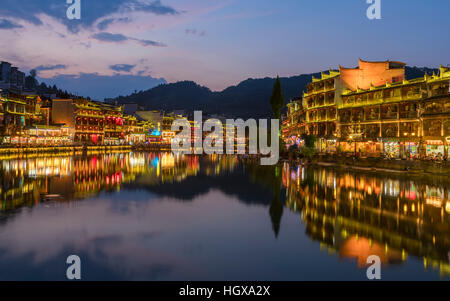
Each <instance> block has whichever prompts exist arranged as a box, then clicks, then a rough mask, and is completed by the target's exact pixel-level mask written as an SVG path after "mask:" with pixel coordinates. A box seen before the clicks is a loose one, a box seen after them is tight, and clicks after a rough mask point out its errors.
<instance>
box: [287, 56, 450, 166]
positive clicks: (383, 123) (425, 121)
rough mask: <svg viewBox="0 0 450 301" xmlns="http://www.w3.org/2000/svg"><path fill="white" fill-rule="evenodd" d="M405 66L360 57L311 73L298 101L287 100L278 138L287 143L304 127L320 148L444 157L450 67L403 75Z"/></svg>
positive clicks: (448, 137) (449, 124)
mask: <svg viewBox="0 0 450 301" xmlns="http://www.w3.org/2000/svg"><path fill="white" fill-rule="evenodd" d="M404 67H405V64H404V63H400V62H390V61H385V62H366V61H363V60H360V61H359V66H358V67H357V68H343V67H340V68H339V71H333V70H330V72H329V73H322V77H321V78H320V79H316V78H313V81H312V83H310V84H309V85H308V86H307V91H306V92H305V93H304V95H303V99H302V101H301V104H302V105H300V100H298V99H297V100H293V101H291V102H290V103H289V104H288V111H287V117H286V119H285V120H284V123H283V138H284V139H285V141H286V142H288V143H290V144H292V142H293V141H292V140H296V139H298V137H299V136H300V135H301V134H302V133H303V132H306V133H308V134H312V135H315V136H316V137H318V138H319V139H318V140H319V141H318V145H317V148H318V150H319V151H321V152H329V153H335V152H347V153H355V154H356V153H359V154H360V155H363V156H374V157H377V156H380V155H383V154H384V155H387V156H389V157H395V158H399V157H404V158H406V157H410V158H418V157H422V158H423V157H427V156H428V157H429V156H440V157H441V158H446V157H448V145H449V144H450V100H449V97H450V89H449V82H450V71H449V70H450V69H449V68H445V67H442V66H441V67H440V72H439V74H438V75H432V76H430V75H425V76H424V77H423V78H417V79H412V80H406V79H405V69H404ZM303 112H304V113H305V117H306V118H302V116H303Z"/></svg>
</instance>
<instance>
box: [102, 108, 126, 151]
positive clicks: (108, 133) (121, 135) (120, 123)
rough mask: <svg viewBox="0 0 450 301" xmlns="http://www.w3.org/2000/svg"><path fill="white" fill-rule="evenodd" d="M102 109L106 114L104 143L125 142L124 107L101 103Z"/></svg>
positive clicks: (118, 143) (115, 143)
mask: <svg viewBox="0 0 450 301" xmlns="http://www.w3.org/2000/svg"><path fill="white" fill-rule="evenodd" d="M101 110H102V112H103V115H104V116H105V129H104V130H105V136H104V141H103V143H104V144H107V145H120V144H124V143H125V140H126V138H125V131H124V119H123V113H122V107H118V106H113V105H109V104H106V103H101Z"/></svg>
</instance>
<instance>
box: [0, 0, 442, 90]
mask: <svg viewBox="0 0 450 301" xmlns="http://www.w3.org/2000/svg"><path fill="white" fill-rule="evenodd" d="M65 2H66V1H65V0H40V1H35V0H22V1H16V0H2V5H1V6H0V41H1V42H0V43H1V45H2V47H0V59H1V60H6V61H10V62H11V63H13V64H15V65H17V66H19V67H20V68H21V69H22V70H25V71H28V70H30V69H32V68H36V69H38V74H39V77H40V78H41V79H43V80H45V81H46V82H49V83H52V84H53V83H56V84H58V85H59V84H60V85H64V86H62V88H65V89H69V90H72V91H77V92H79V93H89V95H91V96H92V97H95V98H103V97H113V96H116V94H127V93H131V92H132V91H134V90H141V89H147V88H150V87H151V86H154V85H156V84H158V83H162V82H175V81H179V80H193V81H196V82H198V83H199V84H202V85H205V86H207V87H209V88H211V89H212V90H221V89H224V88H225V87H227V86H229V85H234V84H237V83H239V82H240V81H242V80H245V79H247V78H249V77H252V78H258V77H265V76H276V75H277V74H279V75H280V76H292V75H297V74H302V73H311V72H316V71H321V70H325V69H328V68H329V67H333V68H337V67H338V66H339V64H340V65H343V66H348V67H353V66H355V65H356V64H357V62H358V58H359V57H360V58H362V59H366V60H385V59H391V60H400V61H404V62H406V63H407V64H408V65H412V66H428V67H438V66H439V64H443V65H447V64H450V39H449V38H448V37H449V36H450V18H449V17H448V16H449V13H450V1H448V0H430V1H424V0H381V14H382V19H381V20H369V19H367V17H366V10H367V8H368V7H369V4H367V3H366V0H343V1H336V0H314V1H312V0H161V1H155V0H81V3H82V10H81V20H79V21H77V20H68V19H67V18H66V8H67V5H66V3H65ZM37 67H39V68H37ZM121 79H123V80H121ZM87 82H90V83H92V84H91V85H90V88H87V87H86V83H87ZM95 83H98V85H95ZM111 85H113V86H114V89H111V88H108V87H109V86H111Z"/></svg>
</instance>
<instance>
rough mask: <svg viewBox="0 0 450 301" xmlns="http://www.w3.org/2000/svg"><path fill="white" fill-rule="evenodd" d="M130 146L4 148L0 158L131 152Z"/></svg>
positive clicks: (1, 150)
mask: <svg viewBox="0 0 450 301" xmlns="http://www.w3.org/2000/svg"><path fill="white" fill-rule="evenodd" d="M131 150H132V146H131V145H100V146H43V147H15V148H13V147H4V148H0V157H4V156H8V157H20V156H30V155H31V156H32V155H40V154H45V155H48V154H75V153H92V152H116V151H131Z"/></svg>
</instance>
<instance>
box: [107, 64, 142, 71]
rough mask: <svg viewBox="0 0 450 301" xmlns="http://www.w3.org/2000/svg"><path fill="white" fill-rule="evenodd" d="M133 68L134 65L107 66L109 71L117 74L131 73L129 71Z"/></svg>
mask: <svg viewBox="0 0 450 301" xmlns="http://www.w3.org/2000/svg"><path fill="white" fill-rule="evenodd" d="M134 67H136V65H128V64H116V65H111V66H109V69H111V70H114V71H117V72H120V71H125V72H131V70H132V69H133V68H134Z"/></svg>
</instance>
